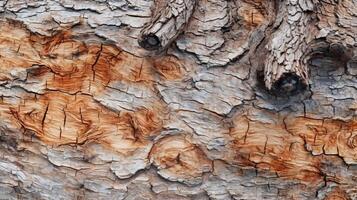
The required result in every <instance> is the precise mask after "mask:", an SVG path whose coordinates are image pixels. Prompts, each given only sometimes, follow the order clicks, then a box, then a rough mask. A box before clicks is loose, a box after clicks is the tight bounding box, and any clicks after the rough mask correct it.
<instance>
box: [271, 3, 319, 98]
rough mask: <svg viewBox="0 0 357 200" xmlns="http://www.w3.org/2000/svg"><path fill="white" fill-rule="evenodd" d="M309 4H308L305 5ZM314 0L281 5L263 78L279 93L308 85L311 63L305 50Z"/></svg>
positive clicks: (310, 31)
mask: <svg viewBox="0 0 357 200" xmlns="http://www.w3.org/2000/svg"><path fill="white" fill-rule="evenodd" d="M301 4H304V5H309V6H308V8H305V7H304V6H303V5H301ZM313 6H314V4H313V3H312V2H311V1H310V0H301V1H296V0H288V1H286V2H285V6H280V8H279V9H280V10H281V12H279V16H278V17H277V18H278V19H279V18H280V19H281V20H282V22H281V23H279V24H277V25H276V26H277V31H276V32H275V34H273V39H272V40H271V42H270V43H269V44H268V50H269V55H268V58H267V59H266V61H265V68H264V74H265V77H264V81H265V86H266V87H267V89H268V90H270V91H272V92H273V93H275V94H276V95H279V96H287V95H293V94H296V93H298V92H299V91H301V90H303V89H305V88H306V87H307V85H308V67H307V64H306V63H305V62H304V59H303V58H304V54H305V51H306V50H307V46H308V43H309V42H310V40H311V38H312V37H311V34H312V35H313V34H314V33H313V30H311V27H310V24H311V23H310V22H311V21H312V19H313V16H312V12H309V11H311V10H313Z"/></svg>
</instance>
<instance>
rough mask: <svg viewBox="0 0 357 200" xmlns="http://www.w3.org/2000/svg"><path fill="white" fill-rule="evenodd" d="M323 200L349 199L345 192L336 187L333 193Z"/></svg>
mask: <svg viewBox="0 0 357 200" xmlns="http://www.w3.org/2000/svg"><path fill="white" fill-rule="evenodd" d="M324 200H350V198H349V197H348V195H347V193H346V192H345V191H343V190H342V189H341V188H339V187H336V188H334V190H333V191H331V192H330V193H328V194H327V196H326V197H325V199H324Z"/></svg>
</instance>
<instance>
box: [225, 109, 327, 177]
mask: <svg viewBox="0 0 357 200" xmlns="http://www.w3.org/2000/svg"><path fill="white" fill-rule="evenodd" d="M275 117H276V119H277V121H278V122H277V123H263V122H260V121H254V120H250V119H249V117H247V116H239V117H237V118H236V119H234V127H233V128H232V129H231V131H230V135H231V136H232V137H233V138H234V140H233V142H232V144H231V146H230V148H232V150H233V151H235V154H236V156H235V157H234V158H233V160H232V162H233V163H235V164H238V165H243V166H252V167H257V168H258V169H263V170H269V171H272V172H275V173H276V174H277V175H278V176H279V177H282V178H287V179H296V180H300V181H302V182H305V183H309V184H319V183H321V181H322V176H321V174H320V171H319V166H320V158H318V157H313V156H311V154H310V153H309V152H308V151H306V150H305V148H304V141H303V140H302V139H301V138H300V137H298V136H294V135H291V134H290V133H289V132H288V131H287V130H286V129H285V127H284V124H283V123H282V120H279V117H278V116H275Z"/></svg>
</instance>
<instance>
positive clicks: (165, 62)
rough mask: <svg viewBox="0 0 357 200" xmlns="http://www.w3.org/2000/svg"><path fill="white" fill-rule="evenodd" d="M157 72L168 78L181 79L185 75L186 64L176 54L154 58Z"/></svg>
mask: <svg viewBox="0 0 357 200" xmlns="http://www.w3.org/2000/svg"><path fill="white" fill-rule="evenodd" d="M153 65H154V68H155V70H156V72H157V73H159V74H160V76H161V77H163V78H164V79H167V80H175V79H179V78H181V77H182V76H183V70H184V66H183V65H182V64H181V63H180V61H179V60H178V59H177V58H176V57H174V56H165V57H160V58H156V59H154V60H153Z"/></svg>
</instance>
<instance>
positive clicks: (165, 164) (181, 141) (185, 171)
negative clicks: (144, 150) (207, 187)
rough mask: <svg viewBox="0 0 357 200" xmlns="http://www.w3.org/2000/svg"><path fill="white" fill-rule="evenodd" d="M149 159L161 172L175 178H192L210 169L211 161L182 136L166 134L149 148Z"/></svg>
mask: <svg viewBox="0 0 357 200" xmlns="http://www.w3.org/2000/svg"><path fill="white" fill-rule="evenodd" d="M150 159H151V160H152V161H153V163H154V165H156V166H157V167H158V168H159V170H161V171H162V173H165V174H169V175H170V176H173V177H176V178H177V179H187V180H190V179H194V178H197V177H201V176H202V173H204V172H207V171H211V167H212V166H211V161H210V160H209V159H208V158H207V157H206V155H205V154H204V152H203V151H202V150H201V149H200V148H198V147H197V146H195V145H194V144H192V143H190V142H189V141H188V140H187V139H185V138H184V137H183V136H167V137H165V138H163V139H161V140H160V141H158V142H157V143H156V144H155V145H154V147H153V148H152V150H151V153H150Z"/></svg>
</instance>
